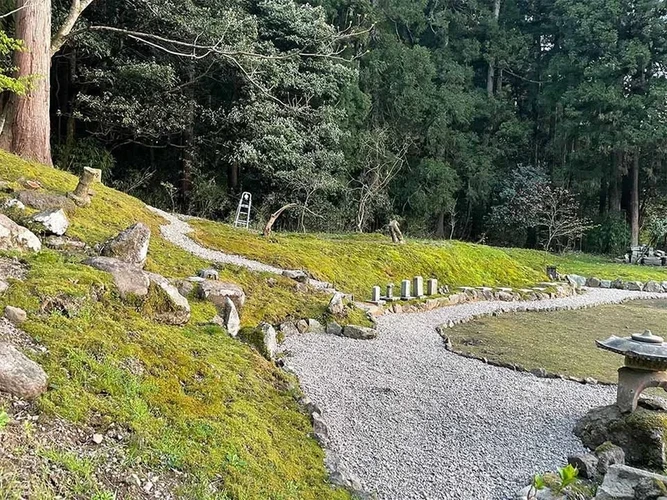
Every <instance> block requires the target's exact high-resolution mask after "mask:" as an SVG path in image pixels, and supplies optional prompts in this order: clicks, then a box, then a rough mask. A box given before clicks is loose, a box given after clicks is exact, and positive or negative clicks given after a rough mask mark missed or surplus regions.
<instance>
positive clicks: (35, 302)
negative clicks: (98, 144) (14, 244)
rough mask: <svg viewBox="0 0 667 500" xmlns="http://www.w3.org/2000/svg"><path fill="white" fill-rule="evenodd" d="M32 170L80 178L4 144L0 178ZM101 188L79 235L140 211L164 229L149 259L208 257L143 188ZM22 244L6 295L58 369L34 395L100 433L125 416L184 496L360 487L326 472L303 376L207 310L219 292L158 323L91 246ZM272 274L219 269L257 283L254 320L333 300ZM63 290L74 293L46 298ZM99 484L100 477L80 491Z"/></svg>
mask: <svg viewBox="0 0 667 500" xmlns="http://www.w3.org/2000/svg"><path fill="white" fill-rule="evenodd" d="M21 177H25V178H28V179H38V180H39V181H40V182H41V183H42V185H43V186H44V188H45V189H46V190H48V191H49V192H53V193H57V194H65V193H66V192H67V191H71V190H73V189H74V187H75V186H76V182H77V180H76V178H75V177H74V176H72V175H70V174H67V173H65V172H60V171H58V170H55V169H51V168H47V167H44V166H40V165H36V164H32V163H27V162H24V161H22V160H19V159H17V158H16V157H14V156H11V155H8V154H6V153H3V152H0V179H3V180H7V181H10V182H14V183H17V184H18V181H19V179H20V178H21ZM95 192H96V195H95V197H94V199H93V203H92V205H91V206H90V207H87V208H85V209H77V210H76V211H75V212H74V213H72V214H71V217H70V220H71V223H72V224H71V227H70V229H69V231H68V235H70V236H74V237H78V238H80V239H81V240H83V241H85V242H87V243H88V244H89V245H94V244H96V243H100V242H102V241H104V240H106V239H107V238H108V237H110V236H112V235H114V234H116V233H117V232H118V231H120V230H121V229H123V228H125V227H127V226H129V225H130V224H132V223H134V222H137V221H142V222H145V223H146V224H148V225H149V226H150V227H151V230H152V232H153V237H152V239H151V245H150V250H149V260H148V263H147V269H148V270H151V271H154V272H158V273H160V274H162V275H164V276H166V277H185V276H189V275H192V274H193V273H194V272H195V271H196V270H197V269H198V268H201V267H207V266H209V265H210V264H209V263H206V262H205V261H202V260H201V259H198V258H195V257H193V256H191V255H190V254H188V253H186V252H184V251H182V250H181V249H180V248H178V247H176V246H174V245H172V244H170V243H168V242H167V241H165V240H164V239H163V238H161V236H160V233H159V225H160V224H161V223H163V221H162V220H161V219H160V218H159V217H157V216H155V215H153V214H152V213H151V212H149V211H148V210H146V209H145V207H144V205H143V204H142V203H141V202H140V201H139V200H136V199H134V198H132V197H130V196H126V195H124V194H122V193H118V192H116V191H114V190H112V189H110V188H107V187H104V186H97V187H96V188H95ZM20 258H21V259H22V260H23V261H24V262H25V264H26V265H27V266H28V268H29V271H28V275H27V277H26V279H25V280H23V281H17V280H14V281H12V286H11V287H10V289H9V291H8V292H6V293H5V294H4V295H3V296H1V297H0V308H2V307H4V306H5V305H8V304H11V305H14V306H17V307H21V308H23V309H25V310H26V311H27V312H28V321H27V322H26V323H24V324H23V325H22V328H23V329H24V330H25V331H26V332H27V333H28V334H30V335H31V336H32V337H33V338H34V339H35V340H36V341H38V342H39V343H41V344H42V345H44V346H45V347H46V348H47V349H48V351H47V352H46V353H45V354H42V355H37V356H36V358H35V359H36V361H38V362H39V363H40V364H41V365H42V366H43V367H44V369H45V370H46V371H47V373H48V375H49V383H50V385H49V390H48V391H47V393H46V394H45V395H43V396H42V397H41V398H40V399H39V400H38V403H37V404H38V406H39V408H40V409H41V411H42V412H43V413H44V414H45V415H47V416H48V415H54V416H58V417H62V418H65V419H67V420H68V421H70V422H80V423H82V424H88V425H92V426H93V427H95V428H96V429H99V430H100V431H101V432H102V433H103V432H104V431H105V430H106V428H107V427H108V426H109V425H111V424H112V423H113V424H115V425H118V426H120V427H121V428H123V429H126V430H127V431H128V433H129V434H130V435H131V440H130V442H129V444H128V446H129V447H130V448H131V456H133V457H135V458H137V459H140V460H141V463H143V464H150V466H151V467H153V468H154V469H155V470H157V471H160V470H178V471H182V472H184V473H185V474H184V475H183V478H184V479H183V483H182V485H181V487H180V489H179V491H178V494H179V496H180V498H188V499H190V498H193V499H209V498H216V499H227V498H229V499H297V498H298V499H313V500H315V499H317V500H319V499H323V498H327V499H329V498H331V499H337V498H340V499H342V498H349V494H348V493H347V492H345V491H342V490H340V489H334V488H331V486H330V485H329V484H328V482H327V479H326V472H325V470H324V465H323V452H322V450H321V448H320V447H319V445H318V444H317V443H316V441H315V440H314V439H313V438H312V437H311V435H310V433H311V432H312V427H311V424H310V422H309V420H308V417H307V416H306V415H304V414H303V413H302V412H301V411H300V410H299V408H298V405H297V402H296V397H297V396H298V394H297V393H298V389H297V387H296V382H295V380H292V379H290V378H289V377H288V376H287V375H286V374H284V373H283V372H282V371H280V370H278V369H277V368H275V366H274V365H273V364H271V363H269V362H267V361H266V360H265V359H264V358H263V357H262V356H261V355H260V354H259V353H257V352H256V351H255V350H254V349H251V348H250V347H248V346H247V345H244V344H242V343H240V342H238V341H236V340H234V339H231V338H230V337H229V336H228V335H227V334H226V332H224V330H222V329H221V328H219V327H216V326H211V325H210V324H208V321H209V320H210V319H211V317H212V316H213V314H214V313H215V311H214V309H213V306H212V305H211V304H209V303H204V302H199V301H196V300H191V301H190V302H191V307H192V319H191V321H190V322H189V323H188V325H187V326H185V327H174V326H166V325H161V324H158V323H156V322H154V321H151V320H150V318H149V317H148V316H147V315H146V314H144V312H142V309H141V307H133V306H132V305H131V304H128V303H124V302H122V301H120V300H119V298H118V296H117V294H116V291H115V289H114V286H113V284H112V282H111V279H110V276H109V275H108V274H107V273H103V272H99V271H97V270H95V269H92V268H90V267H88V266H84V265H82V264H81V263H80V260H81V257H80V256H79V257H77V256H70V257H67V256H64V255H62V254H59V253H57V252H54V251H50V250H46V249H45V250H43V251H42V252H40V253H39V254H36V255H22V256H21V257H20ZM269 277H272V278H275V277H273V276H268V275H263V274H255V273H250V272H247V271H244V270H240V269H236V268H228V267H225V268H224V269H222V270H221V279H225V280H229V281H232V282H235V283H238V284H240V285H242V286H243V287H244V289H245V290H246V292H247V295H248V300H247V303H246V306H245V308H244V311H243V313H242V315H243V321H244V322H246V323H248V324H253V323H254V324H256V322H258V321H259V320H260V319H265V320H268V321H278V320H280V319H283V318H285V317H287V316H290V315H295V317H303V316H315V317H317V316H318V315H322V314H323V312H324V309H325V306H326V303H327V297H326V296H324V295H318V294H308V293H299V292H297V291H296V290H295V287H294V282H292V281H291V280H287V279H285V278H280V277H278V278H276V279H275V281H273V280H271V281H270V280H269ZM54 297H59V298H60V300H61V302H63V303H67V304H71V305H72V307H69V308H59V307H55V308H54V307H45V304H46V303H50V304H52V303H53V301H52V300H51V301H50V302H49V299H53V298H54ZM2 410H4V408H0V411H2ZM13 451H14V452H16V453H19V452H20V450H13ZM72 474H74V472H73V473H72ZM91 485H93V486H94V485H95V481H92V480H91ZM47 486H48V483H47ZM93 486H91V488H92V487H93ZM43 487H44V483H43V482H35V488H40V489H39V491H38V490H37V489H35V491H31V494H30V495H28V496H29V497H31V498H37V497H35V496H34V495H37V494H39V495H41V496H39V498H49V494H51V495H53V491H51V492H49V491H42V489H41V488H43ZM91 495H92V490H91V491H84V492H81V493H77V494H72V497H71V498H93V496H91ZM0 497H1V495H0Z"/></svg>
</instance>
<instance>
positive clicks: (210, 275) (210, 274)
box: [197, 269, 220, 280]
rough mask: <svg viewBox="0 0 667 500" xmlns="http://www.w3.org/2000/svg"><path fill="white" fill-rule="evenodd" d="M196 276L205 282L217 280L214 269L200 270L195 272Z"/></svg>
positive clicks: (216, 273) (216, 272)
mask: <svg viewBox="0 0 667 500" xmlns="http://www.w3.org/2000/svg"><path fill="white" fill-rule="evenodd" d="M197 276H199V277H200V278H204V279H207V280H217V279H218V278H219V276H220V275H219V274H218V271H217V270H215V269H200V270H199V271H197Z"/></svg>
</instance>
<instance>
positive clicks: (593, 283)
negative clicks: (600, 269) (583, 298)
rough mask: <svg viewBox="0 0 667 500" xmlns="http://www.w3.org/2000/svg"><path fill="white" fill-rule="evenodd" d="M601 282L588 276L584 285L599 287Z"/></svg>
mask: <svg viewBox="0 0 667 500" xmlns="http://www.w3.org/2000/svg"><path fill="white" fill-rule="evenodd" d="M600 284H601V280H599V279H598V278H595V277H591V278H588V279H587V280H586V286H588V287H591V288H599V287H600Z"/></svg>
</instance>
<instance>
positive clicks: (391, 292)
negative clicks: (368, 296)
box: [386, 283, 394, 302]
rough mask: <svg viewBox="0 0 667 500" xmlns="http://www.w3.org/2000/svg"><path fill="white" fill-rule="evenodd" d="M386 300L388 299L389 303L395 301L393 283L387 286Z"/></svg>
mask: <svg viewBox="0 0 667 500" xmlns="http://www.w3.org/2000/svg"><path fill="white" fill-rule="evenodd" d="M386 299H387V300H388V301H389V302H391V301H392V300H394V284H393V283H389V284H388V285H387V297H386Z"/></svg>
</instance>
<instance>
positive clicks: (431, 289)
mask: <svg viewBox="0 0 667 500" xmlns="http://www.w3.org/2000/svg"><path fill="white" fill-rule="evenodd" d="M413 290H414V296H413V295H412V291H413ZM438 293H440V290H438V280H437V279H435V278H431V279H429V280H427V282H426V294H424V278H422V277H421V276H415V277H414V278H412V289H411V288H410V280H403V281H401V295H400V297H395V296H394V284H393V283H389V284H388V285H387V294H386V295H384V296H383V295H382V289H381V288H380V287H379V286H374V287H373V290H372V296H371V302H372V303H373V304H375V305H378V306H380V305H384V304H386V303H387V302H393V301H395V300H412V299H423V298H425V297H426V296H427V295H428V296H430V295H438ZM445 293H446V292H445Z"/></svg>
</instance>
